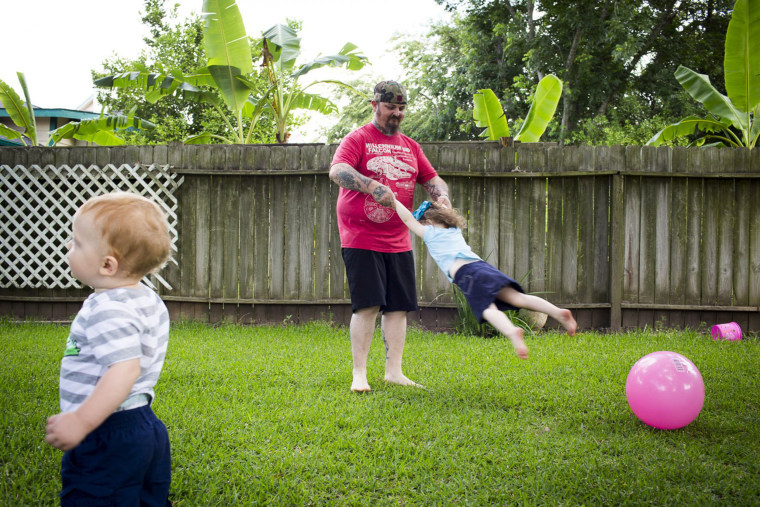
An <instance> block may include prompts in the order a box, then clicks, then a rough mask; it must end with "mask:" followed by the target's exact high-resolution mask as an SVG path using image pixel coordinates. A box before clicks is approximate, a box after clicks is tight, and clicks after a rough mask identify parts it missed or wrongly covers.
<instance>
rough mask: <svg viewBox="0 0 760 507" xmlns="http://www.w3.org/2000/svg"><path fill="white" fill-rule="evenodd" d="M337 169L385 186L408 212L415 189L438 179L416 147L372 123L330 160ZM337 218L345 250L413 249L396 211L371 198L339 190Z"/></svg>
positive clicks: (347, 139) (350, 136)
mask: <svg viewBox="0 0 760 507" xmlns="http://www.w3.org/2000/svg"><path fill="white" fill-rule="evenodd" d="M339 163H345V164H348V165H350V166H351V167H353V168H354V169H356V170H357V171H358V172H359V173H361V174H363V175H364V176H367V177H369V178H372V179H373V180H376V181H378V182H380V183H382V184H383V185H386V186H387V187H389V188H390V189H391V191H392V192H393V194H394V195H395V196H396V199H398V200H399V201H400V202H401V203H402V204H403V205H404V206H406V207H407V208H411V207H412V204H413V200H414V186H415V184H417V183H425V182H426V181H428V180H430V179H431V178H433V177H435V176H436V175H437V173H436V172H435V169H433V166H432V165H431V164H430V161H428V159H427V157H426V156H425V154H424V153H423V152H422V148H420V145H419V144H418V143H417V142H416V141H414V140H412V139H411V138H409V137H407V136H405V135H404V134H401V133H398V134H396V135H393V136H386V135H385V134H383V133H381V132H380V131H379V130H377V128H376V127H375V126H374V125H372V124H371V123H369V124H367V125H365V126H363V127H361V128H359V129H356V130H354V131H353V132H351V133H350V134H348V135H347V136H346V137H345V138H344V139H343V141H342V142H341V143H340V146H339V147H338V150H337V151H336V152H335V156H334V157H333V160H332V165H335V164H339ZM337 212H338V231H339V233H340V244H341V246H342V247H344V248H361V249H364V250H374V251H376V252H388V253H397V252H408V251H409V250H411V249H412V241H411V238H410V237H409V229H408V228H407V227H406V225H404V222H402V221H401V219H400V218H399V217H398V214H397V213H396V211H395V210H393V209H392V208H386V207H385V206H382V205H380V204H378V203H377V201H375V199H374V198H373V197H372V195H370V194H364V193H362V192H357V191H356V190H348V189H345V188H341V189H340V193H339V195H338V205H337Z"/></svg>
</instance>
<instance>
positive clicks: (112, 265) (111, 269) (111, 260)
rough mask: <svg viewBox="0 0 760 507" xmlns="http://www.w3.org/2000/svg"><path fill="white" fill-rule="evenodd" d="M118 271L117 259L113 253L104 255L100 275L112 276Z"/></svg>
mask: <svg viewBox="0 0 760 507" xmlns="http://www.w3.org/2000/svg"><path fill="white" fill-rule="evenodd" d="M118 271H119V261H117V260H116V257H114V256H113V255H106V256H105V258H104V259H103V264H101V266H100V274H101V275H102V276H113V275H115V274H116V273H117V272H118Z"/></svg>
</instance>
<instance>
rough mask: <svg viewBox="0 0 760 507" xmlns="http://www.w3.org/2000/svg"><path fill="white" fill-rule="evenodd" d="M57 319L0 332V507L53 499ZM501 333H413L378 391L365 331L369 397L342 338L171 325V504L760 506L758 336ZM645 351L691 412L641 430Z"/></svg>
mask: <svg viewBox="0 0 760 507" xmlns="http://www.w3.org/2000/svg"><path fill="white" fill-rule="evenodd" d="M67 331H68V329H67V327H62V326H55V325H47V324H33V323H30V324H11V323H8V322H5V323H0V336H2V340H3V348H4V349H5V350H7V351H9V354H8V355H7V356H6V357H5V360H4V361H3V363H2V366H0V399H2V400H3V401H2V406H3V410H2V418H1V419H0V430H2V434H3V437H4V438H3V439H2V443H0V466H1V467H0V470H1V472H2V478H1V479H0V501H1V502H2V503H3V505H9V506H10V505H13V506H16V505H51V504H55V503H56V501H57V493H58V490H59V487H60V479H59V464H60V458H61V455H62V453H61V452H60V451H57V450H55V449H53V448H51V447H49V446H48V445H46V444H45V443H44V441H43V438H44V429H45V419H46V417H47V416H49V415H51V414H53V413H56V412H57V411H58V373H59V364H60V359H61V356H62V352H63V348H64V343H65V340H66V336H67ZM526 341H527V343H528V345H529V346H530V348H531V357H530V359H529V360H528V361H520V360H519V359H517V358H516V357H515V356H514V354H513V352H512V350H511V346H510V345H509V342H508V341H507V340H505V339H500V338H496V339H484V338H478V337H472V336H456V335H447V334H434V333H430V332H425V331H421V330H415V329H413V330H410V333H409V336H408V338H407V345H406V352H405V362H404V371H405V373H406V374H407V376H409V377H410V378H411V379H413V380H415V381H418V382H420V383H422V384H424V385H425V386H426V387H427V390H422V389H417V388H411V387H399V386H394V385H385V384H384V383H383V381H382V376H383V361H384V358H383V354H384V349H383V346H382V341H381V340H380V338H379V336H376V338H375V340H374V341H373V346H372V351H371V353H370V366H369V369H370V375H369V380H370V385H371V386H372V388H373V391H372V392H371V393H368V394H363V395H359V394H354V393H351V392H350V391H349V386H350V383H351V357H350V347H349V339H348V331H347V330H346V329H335V328H333V327H331V326H329V325H327V324H324V323H314V324H310V325H302V326H288V327H278V326H273V327H242V326H233V325H224V326H219V327H211V326H205V325H200V324H179V325H175V326H174V327H173V328H172V332H171V338H170V343H169V351H168V355H167V360H166V364H165V367H164V372H163V374H162V376H161V380H160V381H159V384H158V385H157V387H156V392H157V398H156V401H155V404H154V409H155V411H156V413H157V414H158V416H159V417H160V418H161V419H162V420H163V421H164V422H165V423H166V425H167V427H168V429H169V436H170V438H171V442H172V455H173V456H172V457H173V476H172V488H171V499H172V501H173V502H174V504H175V505H186V506H196V505H250V504H272V505H303V504H333V505H334V504H338V505H390V504H404V505H467V504H469V505H509V504H528V505H532V504H552V505H556V504H569V505H578V504H586V505H595V504H606V505H618V504H658V505H705V504H718V503H720V504H725V505H751V504H755V505H757V504H760V347H759V346H758V345H760V343H759V342H758V339H757V337H752V338H749V339H745V340H743V341H741V342H716V341H713V340H712V339H711V338H710V337H709V335H708V334H707V333H697V332H653V331H638V332H630V333H625V334H613V335H603V334H598V333H580V334H579V335H578V336H576V337H568V336H566V335H564V334H555V333H543V334H540V335H537V336H532V337H528V338H527V340H526ZM656 350H672V351H675V352H679V353H681V354H683V355H684V356H686V357H688V358H689V359H691V360H692V361H693V362H694V363H695V364H696V365H697V367H698V368H699V370H700V372H701V374H702V377H703V379H704V382H705V390H706V397H705V404H704V408H703V409H702V412H701V414H700V415H699V417H698V418H697V419H696V420H695V421H694V422H693V423H692V424H691V425H689V426H687V427H686V428H683V429H680V430H675V431H660V430H656V429H653V428H650V427H648V426H646V425H644V424H642V423H641V422H640V421H639V420H638V419H636V417H635V416H634V415H633V413H632V412H631V410H630V408H629V407H628V403H627V401H626V397H625V380H626V377H627V375H628V371H629V370H630V368H631V366H633V364H634V363H635V362H636V361H637V360H638V359H639V358H641V357H642V356H644V355H645V354H647V353H649V352H653V351H656Z"/></svg>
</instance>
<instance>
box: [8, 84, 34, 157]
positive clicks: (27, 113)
mask: <svg viewBox="0 0 760 507" xmlns="http://www.w3.org/2000/svg"><path fill="white" fill-rule="evenodd" d="M16 75H17V76H18V81H19V83H20V84H21V89H22V90H23V91H24V97H25V98H26V101H23V100H21V97H20V96H19V94H18V93H16V91H15V90H14V89H13V88H11V87H10V86H9V85H8V84H7V83H5V82H4V81H2V80H0V103H2V104H3V108H5V110H6V111H8V115H9V116H10V118H11V121H12V122H13V123H14V124H16V125H17V126H18V127H21V128H22V129H23V130H22V131H21V132H19V131H17V130H14V129H12V128H10V127H8V126H6V125H3V124H0V134H2V135H4V136H5V137H7V138H8V139H20V140H21V141H22V142H23V141H24V136H26V137H27V138H29V142H30V143H31V145H32V146H37V121H36V119H35V117H34V107H33V106H32V101H31V100H30V99H29V90H28V89H27V87H26V79H25V78H24V74H23V73H22V72H17V73H16Z"/></svg>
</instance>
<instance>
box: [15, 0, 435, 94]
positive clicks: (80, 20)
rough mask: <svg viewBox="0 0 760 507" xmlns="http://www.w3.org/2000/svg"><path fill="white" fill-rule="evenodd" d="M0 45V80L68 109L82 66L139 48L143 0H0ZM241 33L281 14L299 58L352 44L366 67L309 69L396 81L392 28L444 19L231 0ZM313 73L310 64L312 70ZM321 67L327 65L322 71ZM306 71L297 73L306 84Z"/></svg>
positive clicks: (383, 7) (349, 1)
mask: <svg viewBox="0 0 760 507" xmlns="http://www.w3.org/2000/svg"><path fill="white" fill-rule="evenodd" d="M0 2H2V8H0V19H2V21H3V23H2V26H3V29H2V35H3V41H4V44H3V46H4V49H3V56H2V59H1V60H0V79H1V80H3V81H5V82H6V83H7V84H8V85H10V87H11V88H13V89H14V90H16V92H17V93H18V94H19V95H21V97H22V99H23V91H22V90H21V86H20V84H19V81H18V78H17V76H16V72H23V73H24V76H25V78H26V84H27V87H28V89H29V94H30V98H31V101H32V103H33V104H34V105H35V106H39V107H44V108H65V109H76V108H78V107H79V106H80V105H81V104H82V103H84V102H85V101H86V100H87V99H88V98H89V97H90V96H91V95H92V94H94V90H93V87H92V79H91V77H90V71H91V70H93V69H95V70H101V64H102V62H103V61H104V60H106V59H108V58H109V57H112V56H113V55H114V54H117V55H119V56H120V57H124V58H135V57H137V56H138V55H139V53H140V50H141V49H144V47H145V46H144V43H143V41H142V39H143V37H144V36H145V35H147V29H146V28H145V26H144V25H143V24H142V22H141V21H140V17H141V16H140V11H141V10H142V9H143V7H144V2H143V0H115V1H114V0H70V1H68V2H64V1H61V0H24V1H20V2H14V1H10V0H0ZM175 3H178V4H179V5H180V9H179V13H180V16H181V17H183V16H186V15H187V14H189V13H191V12H196V13H199V12H200V11H201V7H202V5H203V1H202V0H192V1H188V0H179V1H176V0H174V1H173V0H167V2H166V5H167V6H171V5H174V4H175ZM237 5H238V7H239V8H240V12H241V14H242V16H243V21H244V23H245V28H246V32H247V33H248V35H249V36H251V37H259V36H260V35H261V33H262V32H263V31H265V30H266V29H268V28H269V27H271V26H272V25H275V24H277V23H282V24H284V23H285V20H286V19H287V18H290V19H296V20H300V21H302V22H303V28H302V29H301V31H300V32H299V35H300V36H301V50H302V54H301V56H300V57H299V59H298V62H307V61H310V60H312V59H313V58H315V57H316V56H318V54H319V53H321V54H333V53H336V52H337V51H338V50H340V48H342V47H343V45H344V44H345V43H346V42H352V43H354V44H356V45H357V46H358V47H359V49H360V50H361V51H362V53H363V54H364V55H365V56H367V57H368V58H369V61H370V62H371V63H372V66H371V67H369V68H367V69H368V70H367V71H366V72H365V71H360V72H358V73H344V74H342V75H341V74H333V73H330V74H322V75H320V74H316V75H317V78H319V77H325V78H326V77H328V76H331V77H333V78H336V79H349V78H355V77H362V76H364V75H369V76H372V77H380V78H382V79H400V80H403V77H404V76H403V75H402V70H401V68H400V66H399V65H398V62H397V59H396V58H395V57H394V55H393V54H392V53H391V52H389V50H391V49H392V43H391V42H390V39H391V37H392V36H393V35H394V34H396V33H403V34H415V35H423V34H425V33H426V32H427V29H428V28H429V26H430V24H431V22H436V21H441V20H446V19H449V15H448V14H447V13H446V12H445V11H444V9H443V8H442V7H441V6H440V5H438V4H436V2H435V0H380V1H377V0H280V1H271V0H268V1H261V0H238V1H237ZM315 72H316V71H315ZM326 72H330V71H329V70H328V71H326ZM311 75H312V74H309V75H307V76H305V77H304V78H302V82H304V83H309V82H310V80H309V79H308V78H309V77H310V76H311Z"/></svg>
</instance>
